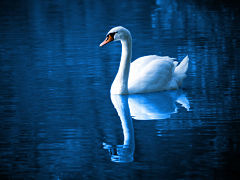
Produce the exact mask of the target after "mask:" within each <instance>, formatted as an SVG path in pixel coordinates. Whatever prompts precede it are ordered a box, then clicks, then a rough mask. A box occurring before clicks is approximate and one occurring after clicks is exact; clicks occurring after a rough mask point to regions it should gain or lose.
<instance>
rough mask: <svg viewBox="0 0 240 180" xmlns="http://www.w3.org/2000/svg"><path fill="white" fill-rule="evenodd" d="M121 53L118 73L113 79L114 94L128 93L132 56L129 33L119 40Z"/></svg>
mask: <svg viewBox="0 0 240 180" xmlns="http://www.w3.org/2000/svg"><path fill="white" fill-rule="evenodd" d="M121 44H122V55H121V62H120V65H119V69H118V73H117V75H116V78H115V80H114V83H115V87H117V89H114V90H113V91H114V92H112V93H114V94H128V76H129V70H130V64H131V58H132V38H131V35H130V36H129V37H128V38H127V39H124V40H121Z"/></svg>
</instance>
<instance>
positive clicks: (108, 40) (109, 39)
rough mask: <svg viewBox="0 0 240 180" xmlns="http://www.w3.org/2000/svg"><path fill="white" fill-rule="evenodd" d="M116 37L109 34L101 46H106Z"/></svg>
mask: <svg viewBox="0 0 240 180" xmlns="http://www.w3.org/2000/svg"><path fill="white" fill-rule="evenodd" d="M113 40H114V39H113V37H112V36H111V35H108V36H107V37H106V39H105V40H104V41H103V42H102V43H101V44H100V45H99V46H100V47H102V46H104V45H105V44H107V43H109V42H111V41H113Z"/></svg>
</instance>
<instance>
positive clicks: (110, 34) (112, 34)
mask: <svg viewBox="0 0 240 180" xmlns="http://www.w3.org/2000/svg"><path fill="white" fill-rule="evenodd" d="M116 33H117V32H113V33H109V34H108V35H107V38H109V36H111V37H112V39H114V35H115V34H116Z"/></svg>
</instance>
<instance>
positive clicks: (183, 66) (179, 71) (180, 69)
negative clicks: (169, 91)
mask: <svg viewBox="0 0 240 180" xmlns="http://www.w3.org/2000/svg"><path fill="white" fill-rule="evenodd" d="M188 61H189V58H188V55H187V56H186V57H185V58H184V59H183V60H182V62H181V63H180V64H179V65H178V66H176V68H175V71H174V74H175V78H176V81H177V83H178V86H181V84H182V81H183V79H184V78H185V77H186V72H187V69H188Z"/></svg>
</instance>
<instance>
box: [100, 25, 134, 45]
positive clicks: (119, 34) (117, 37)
mask: <svg viewBox="0 0 240 180" xmlns="http://www.w3.org/2000/svg"><path fill="white" fill-rule="evenodd" d="M128 39H131V34H130V32H129V31H128V30H127V29H126V28H124V27H122V26H117V27H114V28H112V29H111V30H110V31H109V32H108V33H107V37H106V39H105V40H104V41H103V42H102V43H101V44H100V47H101V46H104V45H105V44H107V43H109V42H111V41H121V40H128Z"/></svg>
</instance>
